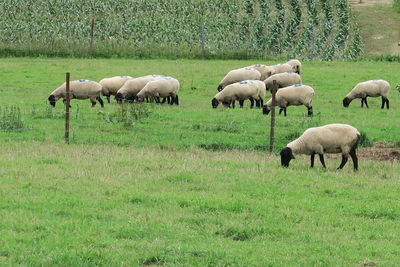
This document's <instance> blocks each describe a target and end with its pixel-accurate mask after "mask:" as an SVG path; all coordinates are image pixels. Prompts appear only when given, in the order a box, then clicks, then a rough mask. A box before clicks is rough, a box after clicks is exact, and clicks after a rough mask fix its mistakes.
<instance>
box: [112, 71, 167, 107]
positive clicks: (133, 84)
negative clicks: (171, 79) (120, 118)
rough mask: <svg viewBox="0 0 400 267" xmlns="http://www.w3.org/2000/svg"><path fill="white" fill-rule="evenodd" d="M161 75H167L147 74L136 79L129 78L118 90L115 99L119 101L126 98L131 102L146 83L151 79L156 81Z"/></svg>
mask: <svg viewBox="0 0 400 267" xmlns="http://www.w3.org/2000/svg"><path fill="white" fill-rule="evenodd" d="M160 77H165V76H162V75H147V76H142V77H138V78H134V79H129V80H127V81H126V82H125V83H124V85H123V86H122V87H121V88H120V89H119V90H118V91H117V94H116V95H115V99H116V100H117V102H118V103H121V102H122V100H124V99H126V100H128V101H130V102H132V101H134V100H135V99H136V95H137V94H138V93H139V92H140V90H142V89H143V88H144V87H145V86H146V84H147V83H148V82H150V81H154V80H156V79H158V78H160Z"/></svg>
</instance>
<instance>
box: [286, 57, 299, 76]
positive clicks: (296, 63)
mask: <svg viewBox="0 0 400 267" xmlns="http://www.w3.org/2000/svg"><path fill="white" fill-rule="evenodd" d="M286 64H289V65H290V66H292V69H293V71H294V72H296V73H297V74H300V73H301V67H302V65H301V62H300V61H299V60H297V59H291V60H289V61H288V62H286Z"/></svg>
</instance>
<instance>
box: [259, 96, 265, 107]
mask: <svg viewBox="0 0 400 267" xmlns="http://www.w3.org/2000/svg"><path fill="white" fill-rule="evenodd" d="M263 106H264V99H262V98H260V108H262V107H263Z"/></svg>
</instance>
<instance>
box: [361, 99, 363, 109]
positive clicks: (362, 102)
mask: <svg viewBox="0 0 400 267" xmlns="http://www.w3.org/2000/svg"><path fill="white" fill-rule="evenodd" d="M361 107H362V108H363V107H364V98H361Z"/></svg>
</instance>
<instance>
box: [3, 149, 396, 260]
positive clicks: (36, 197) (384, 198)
mask: <svg viewBox="0 0 400 267" xmlns="http://www.w3.org/2000/svg"><path fill="white" fill-rule="evenodd" d="M0 164H1V166H2V168H1V169H0V181H1V186H0V194H1V198H0V218H1V220H0V236H1V238H0V265H33V266H39V265H44V266H54V265H65V266H78V265H79V266H82V265H92V266H93V265H103V266H117V265H124V266H136V265H152V264H155V265H185V266H189V265H191V266H199V265H200V266H204V265H207V266H238V265H239V266H269V265H272V266H275V265H278V266H297V265H300V266H314V265H323V266H349V265H357V264H358V263H362V262H369V263H370V264H371V262H372V263H376V264H378V265H381V266H395V265H397V263H398V261H399V259H400V255H399V248H400V243H399V239H398V233H399V231H400V224H399V220H400V204H399V201H398V196H399V193H400V187H399V172H400V165H399V164H398V163H397V164H393V163H390V162H384V163H382V162H373V161H362V162H361V168H360V171H359V172H353V171H352V170H351V168H350V167H349V166H348V167H346V168H345V169H344V170H341V171H337V170H336V169H335V167H336V165H337V164H339V162H338V160H337V159H336V160H334V159H328V160H327V164H328V170H323V169H322V167H321V166H320V165H317V167H316V168H315V169H310V168H309V167H308V159H305V158H301V157H299V158H298V159H296V160H295V161H294V162H293V164H292V165H291V166H290V168H288V169H284V168H281V167H279V159H278V158H277V157H275V156H267V155H266V154H265V153H262V152H244V151H237V150H233V151H228V152H221V151H219V152H210V151H206V150H202V149H194V148H192V149H190V150H188V151H171V150H159V149H153V148H134V147H117V146H107V145H96V146H93V145H69V146H68V145H65V144H58V143H50V144H44V143H40V142H30V141H29V142H15V143H10V144H7V145H6V146H3V148H2V149H1V153H0Z"/></svg>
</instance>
